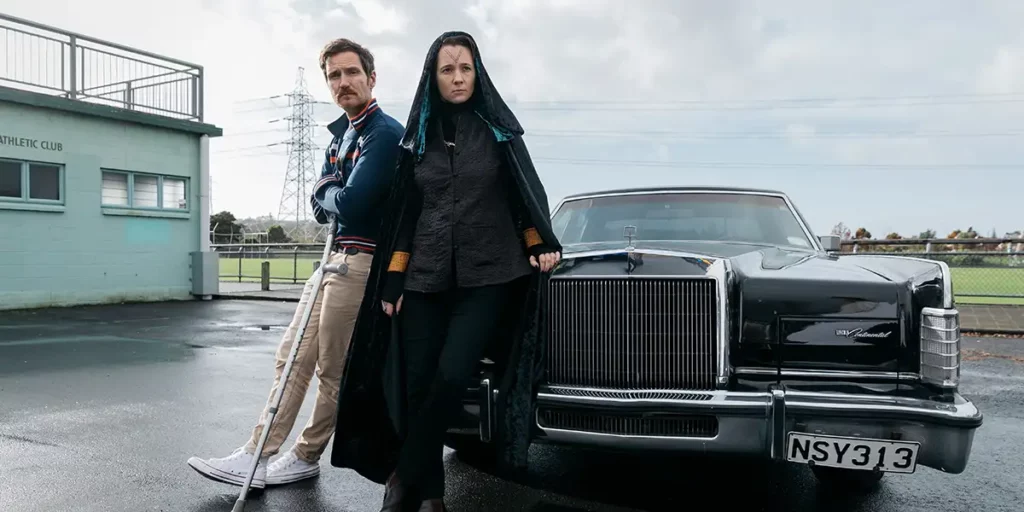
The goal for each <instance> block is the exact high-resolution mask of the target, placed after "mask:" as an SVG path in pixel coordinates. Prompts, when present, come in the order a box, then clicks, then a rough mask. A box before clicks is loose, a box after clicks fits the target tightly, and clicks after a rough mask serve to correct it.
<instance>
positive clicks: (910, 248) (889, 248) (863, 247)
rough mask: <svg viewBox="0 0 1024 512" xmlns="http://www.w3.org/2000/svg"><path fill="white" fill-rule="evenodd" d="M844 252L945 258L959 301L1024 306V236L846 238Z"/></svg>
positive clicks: (954, 293)
mask: <svg viewBox="0 0 1024 512" xmlns="http://www.w3.org/2000/svg"><path fill="white" fill-rule="evenodd" d="M841 246H842V251H841V253H840V254H853V253H855V254H884V255H889V256H909V257H914V258H926V259H930V260H936V261H944V262H946V264H947V265H949V270H950V273H951V274H952V275H953V295H954V296H955V297H956V300H957V302H959V303H964V304H970V303H985V304H1022V305H1024V239H1019V238H1002V239H999V238H996V239H993V238H955V239H945V238H938V239H927V240H922V239H896V240H856V239H851V240H843V241H842V242H841Z"/></svg>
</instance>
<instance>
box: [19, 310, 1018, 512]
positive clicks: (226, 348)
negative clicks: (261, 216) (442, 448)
mask: <svg viewBox="0 0 1024 512" xmlns="http://www.w3.org/2000/svg"><path fill="white" fill-rule="evenodd" d="M294 307H295V304H294V303H284V302H281V303H278V302H259V301H253V302H249V301H228V300H226V301H213V302H189V303H170V304H143V305H116V306H101V307H84V308H67V309H53V310H38V311H28V312H0V511H5V512H22V511H25V512H32V511H45V512H54V511H90V512H91V511H103V512H109V511H122V510H124V511H143V510H153V511H175V512H219V511H224V512H228V511H230V510H231V508H232V506H233V504H234V501H235V499H236V497H237V495H238V489H239V488H238V487H233V486H228V485H225V484H220V483H216V482H212V481H210V480H207V479H205V478H202V477H201V476H200V475H198V474H197V473H195V472H194V471H193V470H192V469H190V468H189V467H188V466H187V465H186V464H185V461H186V460H187V459H188V458H189V457H190V456H192V455H200V456H203V457H210V456H223V455H227V454H228V453H230V452H231V451H232V450H233V449H234V448H236V447H238V446H240V445H241V444H242V443H244V441H245V439H246V436H247V435H248V434H249V432H250V429H251V428H252V427H253V425H254V424H255V422H256V421H257V415H258V413H259V410H260V408H261V407H262V405H263V403H264V402H265V400H266V399H267V393H268V392H269V385H270V381H271V378H272V373H271V372H272V361H273V354H274V350H275V348H276V346H277V343H278V341H279V340H280V336H281V331H282V329H283V327H284V326H285V325H286V324H287V323H288V321H289V320H290V319H291V316H292V314H293V312H294ZM966 346H967V350H968V351H969V352H968V353H967V355H966V357H965V359H966V361H965V362H964V370H963V384H962V387H961V389H962V391H963V393H964V394H965V395H967V396H968V397H969V398H970V399H972V400H974V401H975V402H976V403H977V404H978V406H979V407H980V408H981V409H982V410H983V412H984V414H985V424H984V425H983V426H982V428H981V429H980V430H979V431H978V433H977V436H976V439H975V444H974V452H973V455H972V459H971V463H970V465H969V467H968V469H967V471H966V472H965V473H962V474H960V475H949V474H944V473H941V472H938V471H935V470H932V469H929V468H920V469H919V470H918V471H917V473H915V474H913V475H890V476H888V477H886V478H885V479H884V480H883V485H882V487H881V488H880V489H878V490H877V491H875V492H874V493H873V494H871V495H868V496H850V495H836V494H832V493H830V492H828V491H825V490H823V489H820V488H819V486H818V485H817V484H816V481H815V479H814V477H813V476H812V475H811V473H810V471H809V470H808V469H807V468H806V467H803V466H790V465H775V464H771V463H766V462H756V461H754V462H752V461H745V460H726V459H711V460H708V459H702V458H672V459H656V460H652V459H644V458H640V457H631V456H624V455H608V454H594V453H590V452H585V451H580V450H572V449H565V448H556V447H550V446H536V447H534V449H533V451H532V453H531V457H532V460H531V471H530V474H529V475H528V476H527V477H525V478H524V479H523V480H521V481H515V482H512V481H507V480H502V479H499V478H496V477H494V476H493V475H491V474H489V473H488V472H487V471H486V469H484V468H482V467H478V466H477V465H475V464H473V463H472V462H471V461H469V462H467V461H462V460H460V459H459V458H458V457H456V456H455V455H454V454H453V453H451V452H446V456H445V457H446V466H447V475H448V488H447V503H448V507H449V509H450V510H452V511H487V510H497V511H504V510H510V511H511V510H521V511H532V512H570V511H577V510H592V511H602V512H604V511H634V510H742V511H785V512H800V511H829V512H834V511H837V512H845V511H850V512H853V511H858V512H860V511H865V512H866V511H872V512H890V511H892V512H897V511H898V512H913V511H928V512H945V511H986V512H987V511H1020V510H1024V451H1022V450H1021V447H1022V445H1024V339H1000V338H985V339H970V340H968V341H967V342H966ZM313 386H315V383H314V384H313ZM311 389H312V387H311ZM312 397H313V394H312V392H310V393H309V395H308V396H307V400H306V406H305V407H304V408H303V410H302V412H301V413H300V415H299V418H298V420H297V421H296V425H297V428H296V429H295V431H298V430H299V428H301V426H302V425H303V424H305V421H306V418H307V417H308V413H309V407H310V406H311V405H312ZM293 439H294V435H293V436H292V437H290V438H289V441H286V444H285V448H287V446H288V445H289V444H290V442H291V440H293ZM328 450H329V448H328ZM382 490H383V488H382V487H381V486H379V485H377V484H374V483H371V482H368V481H366V480H364V479H362V478H360V477H358V476H357V475H356V474H354V473H353V472H351V471H348V470H341V469H337V468H333V467H330V466H329V464H328V463H327V461H326V460H325V461H324V462H323V471H322V473H321V475H320V477H319V478H317V479H314V480H309V481H306V482H303V483H299V484H293V485H291V486H287V487H279V488H271V489H268V490H266V491H263V492H258V491H257V492H254V493H252V494H250V496H249V500H248V502H247V507H246V510H247V511H250V512H258V511H332V512H334V511H371V512H376V511H377V510H379V507H380V500H381V493H382Z"/></svg>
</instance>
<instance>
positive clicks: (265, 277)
mask: <svg viewBox="0 0 1024 512" xmlns="http://www.w3.org/2000/svg"><path fill="white" fill-rule="evenodd" d="M260 289H261V290H263V291H265V292H269V291H270V262H269V261H267V260H263V262H261V263H260Z"/></svg>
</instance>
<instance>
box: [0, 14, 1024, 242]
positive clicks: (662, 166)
mask: <svg viewBox="0 0 1024 512" xmlns="http://www.w3.org/2000/svg"><path fill="white" fill-rule="evenodd" d="M0 12H5V13H8V14H11V15H15V16H19V17H24V18H29V19H32V20H34V21H38V22H41V23H47V24H50V25H55V26H57V27H61V28H64V29H67V30H73V31H76V32H81V33H85V34H88V35H92V36H95V37H99V38H102V39H106V40H110V41H115V42H118V43H121V44H125V45H130V46H133V47H137V48H142V49H145V50H148V51H151V52H155V53H159V54H164V55H168V56H171V57H174V58H178V59H182V60H186V61H191V62H196V63H199V64H201V65H202V66H204V73H205V80H206V83H205V89H204V94H205V113H206V118H205V121H206V122H208V123H212V124H215V125H217V126H219V127H221V128H223V129H224V136H223V137H221V138H217V139H214V140H213V141H212V142H211V173H212V180H213V211H214V212H217V211H222V210H228V211H231V212H233V213H234V214H235V215H236V216H237V217H248V216H257V215H275V216H276V215H277V214H278V209H279V203H280V200H281V192H282V187H283V184H284V180H285V171H286V169H287V162H288V146H287V145H285V144H276V145H274V143H277V142H281V141H285V140H287V138H288V135H289V133H288V130H287V123H286V122H284V121H282V120H281V119H282V118H283V117H285V116H288V115H289V114H290V107H289V106H288V99H287V98H286V97H282V96H281V95H284V94H287V93H289V92H291V91H292V89H294V87H295V84H296V79H297V76H298V75H299V72H298V68H299V67H303V68H304V73H303V74H302V76H303V78H304V80H305V82H306V84H307V87H308V90H309V92H310V93H311V94H312V95H313V96H314V97H315V98H316V99H317V100H320V101H322V102H323V103H321V104H319V105H317V107H316V108H315V117H316V119H317V121H318V123H319V124H321V125H325V124H326V123H328V122H330V121H331V120H333V119H335V118H336V117H338V116H339V115H341V110H340V109H338V108H337V107H335V106H334V105H333V104H331V103H330V96H329V94H328V90H327V87H326V84H325V83H324V80H323V76H322V74H321V73H320V70H319V68H318V63H317V56H318V52H319V50H320V48H321V47H322V46H323V45H324V44H325V43H326V42H327V41H329V40H330V39H333V38H335V37H348V38H351V39H354V40H356V41H358V42H360V43H363V44H365V45H366V46H368V47H369V48H370V49H371V51H373V53H374V54H375V57H376V61H377V80H378V81H377V88H376V89H375V91H374V92H375V95H376V97H377V98H378V101H379V102H380V103H381V105H382V106H383V108H384V110H385V111H386V112H388V113H389V114H391V115H393V116H394V117H396V118H397V119H398V120H399V121H401V122H402V123H403V124H404V123H405V121H406V116H407V114H408V110H407V109H408V103H409V100H410V99H411V97H412V95H413V93H414V89H415V87H416V84H417V81H418V79H419V75H420V72H421V70H422V65H423V60H424V58H425V52H426V50H427V48H428V47H429V45H430V44H431V42H432V41H433V40H434V39H435V38H436V37H437V36H438V35H439V34H441V33H442V32H444V31H445V30H464V31H466V32H469V33H471V34H473V35H474V37H475V38H476V39H477V42H478V43H479V45H480V47H481V53H482V58H483V62H484V65H485V66H486V67H487V68H488V72H489V73H490V74H491V77H492V79H493V80H494V82H495V83H496V85H497V87H498V89H499V91H500V92H501V94H502V95H503V96H504V98H505V99H506V101H507V102H508V103H509V104H510V106H511V107H512V108H513V110H514V111H515V112H516V114H517V116H518V117H519V119H520V122H521V123H522V124H523V126H524V128H525V130H526V143H527V145H528V147H529V150H530V153H531V155H532V157H533V159H534V162H535V165H536V167H537V169H538V172H539V173H540V176H541V178H542V180H543V181H544V184H545V187H546V190H547V192H548V196H549V201H550V203H551V204H552V205H554V204H556V203H557V202H558V201H559V200H560V199H561V198H562V197H564V196H565V195H567V194H572V193H577V192H586V191H593V190H600V189H607V188H620V187H634V186H670V185H701V186H705V185H707V186H714V185H726V186H743V187H755V188H770V189H775V190H781V191H783V192H785V193H787V194H789V195H790V197H791V198H792V199H793V201H794V202H795V204H796V205H797V206H798V208H799V209H800V210H801V211H802V213H803V214H804V216H805V217H806V218H807V219H808V220H809V222H810V223H811V228H812V229H813V230H814V231H815V232H816V233H817V234H819V235H823V234H828V232H829V231H830V230H831V229H832V227H833V226H834V225H835V224H836V223H838V222H843V223H845V224H846V225H847V226H848V227H850V228H851V229H856V228H857V227H862V226H863V227H865V228H867V229H868V230H869V231H870V232H871V233H872V234H873V235H874V236H875V237H879V238H880V237H883V236H884V235H885V234H886V233H888V232H892V231H895V232H898V233H900V234H903V235H904V236H913V235H916V234H917V233H919V232H921V231H924V230H927V229H933V230H935V231H937V232H938V234H939V236H944V235H945V234H946V233H948V232H950V231H952V230H954V229H966V228H967V227H969V226H972V227H974V229H975V230H976V231H978V232H979V233H980V234H983V235H988V234H990V233H991V231H992V230H993V229H994V230H996V232H997V234H998V235H999V236H1002V235H1003V234H1004V233H1005V232H1009V231H1014V230H1019V229H1024V206H1021V205H1022V203H1024V202H1022V201H1021V200H1020V197H1021V192H1022V189H1024V173H1022V172H1018V171H1019V170H1020V169H1021V168H1024V150H1022V149H1021V148H1022V142H1024V126H1022V125H1024V122H1022V121H1021V119H1024V116H1022V114H1024V32H1022V31H1021V30H1020V26H1021V24H1022V22H1024V2H1020V1H1016V0H1002V1H985V0H972V1H970V2H962V1H954V0H902V1H900V2H888V1H882V0H865V1H852V0H851V1H843V2H840V1H831V2H822V1H820V0H789V1H785V0H746V1H741V0H730V1H715V2H711V1H706V0H433V1H431V2H425V1H416V0H178V1H176V2H174V3H173V4H167V5H166V6H165V7H162V8H161V9H160V12H159V13H155V12H154V11H153V10H152V9H144V8H140V7H139V4H138V3H137V2H130V1H128V0H90V1H88V2H83V1H56V0H33V1H31V2H24V1H20V0H0ZM329 141H330V134H329V132H327V130H326V128H320V129H318V130H317V131H316V136H315V142H316V143H317V144H318V145H319V146H321V147H323V146H326V145H327V144H328V143H329ZM316 156H317V159H318V163H317V169H316V172H317V173H319V159H320V158H321V155H320V154H317V155H316Z"/></svg>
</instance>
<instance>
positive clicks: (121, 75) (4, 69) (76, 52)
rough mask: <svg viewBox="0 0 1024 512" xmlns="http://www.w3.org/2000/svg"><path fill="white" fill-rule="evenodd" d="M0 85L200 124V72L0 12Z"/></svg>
mask: <svg viewBox="0 0 1024 512" xmlns="http://www.w3.org/2000/svg"><path fill="white" fill-rule="evenodd" d="M0 55H2V56H3V58H2V59H0V85H6V86H9V87H12V88H18V89H24V90H29V91H33V92H40V93H45V94H54V95H58V96H61V97H64V98H69V99H72V100H78V101H85V102H92V103H99V104H104V105H110V106H114V107H120V108H125V109H129V110H135V111H139V112H146V113H150V114H156V115H162V116H166V117H173V118H176V119H185V120H191V121H199V122H202V121H203V67H202V66H199V65H198V64H193V63H191V62H185V61H181V60H177V59H172V58H169V57H164V56H162V55H157V54H154V53H150V52H147V51H143V50H138V49H135V48H131V47H129V46H124V45H120V44H117V43H112V42H109V41H104V40H102V39H97V38H94V37H89V36H86V35H82V34H78V33H75V32H69V31H67V30H62V29H59V28H55V27H51V26H48V25H44V24H42V23H36V22H34V21H30V20H26V19H22V18H17V17H14V16H10V15H7V14H2V13H0Z"/></svg>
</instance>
